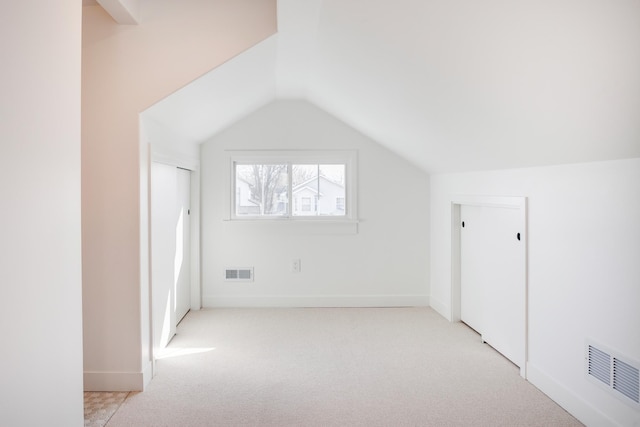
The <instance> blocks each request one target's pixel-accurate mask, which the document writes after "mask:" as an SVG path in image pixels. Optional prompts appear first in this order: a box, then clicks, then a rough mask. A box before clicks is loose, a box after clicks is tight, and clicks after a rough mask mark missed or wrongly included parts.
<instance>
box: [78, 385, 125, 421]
mask: <svg viewBox="0 0 640 427" xmlns="http://www.w3.org/2000/svg"><path fill="white" fill-rule="evenodd" d="M128 395H129V392H127V391H124V392H115V391H109V392H96V391H85V392H84V427H104V426H105V425H106V424H107V422H108V421H109V419H110V418H111V417H112V416H113V414H115V412H116V411H117V410H118V408H119V407H120V405H122V402H124V400H125V399H126V398H127V396H128Z"/></svg>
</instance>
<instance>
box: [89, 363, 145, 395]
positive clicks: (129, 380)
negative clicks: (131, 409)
mask: <svg viewBox="0 0 640 427" xmlns="http://www.w3.org/2000/svg"><path fill="white" fill-rule="evenodd" d="M149 381H151V366H150V365H149V366H148V367H146V368H145V370H144V371H142V372H85V373H84V391H143V390H144V388H145V386H146V385H147V384H149Z"/></svg>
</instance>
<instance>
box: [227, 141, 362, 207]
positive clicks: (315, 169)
mask: <svg viewBox="0 0 640 427" xmlns="http://www.w3.org/2000/svg"><path fill="white" fill-rule="evenodd" d="M231 166H232V178H233V179H232V192H231V194H233V200H232V206H233V208H232V211H231V217H232V219H243V218H246V219H250V218H264V219H267V218H289V219H295V218H301V219H322V218H325V219H327V218H329V219H330V218H333V219H340V218H342V219H356V216H355V207H356V204H355V191H354V190H355V177H356V170H355V169H356V164H355V152H353V151H322V152H318V151H313V152H306V151H305V152H272V151H269V152H242V153H238V154H235V155H232V156H231Z"/></svg>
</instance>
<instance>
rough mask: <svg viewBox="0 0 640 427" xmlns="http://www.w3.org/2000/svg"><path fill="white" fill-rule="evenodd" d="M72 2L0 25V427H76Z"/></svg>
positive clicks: (76, 143)
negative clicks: (39, 426)
mask: <svg viewBox="0 0 640 427" xmlns="http://www.w3.org/2000/svg"><path fill="white" fill-rule="evenodd" d="M80 26H81V4H80V2H77V1H75V0H62V1H58V2H51V1H48V0H36V1H30V2H9V3H6V4H3V5H2V14H0V61H1V62H2V67H0V93H2V96H0V141H2V142H0V194H1V195H2V197H1V198H0V235H1V236H2V237H1V238H0V288H1V291H0V325H2V342H1V344H0V347H1V350H0V384H1V386H0V425H2V426H14V427H20V426H37V425H56V426H69V427H74V426H77V427H80V426H82V425H83V412H82V305H81V303H82V301H81V249H80V37H81V27H80Z"/></svg>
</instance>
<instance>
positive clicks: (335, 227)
mask: <svg viewBox="0 0 640 427" xmlns="http://www.w3.org/2000/svg"><path fill="white" fill-rule="evenodd" d="M223 222H224V223H225V224H234V225H233V226H232V227H236V226H237V227H243V228H244V227H249V228H252V229H255V230H256V231H258V230H260V231H262V230H264V231H266V232H272V231H273V232H277V233H279V234H318V235H330V234H335V235H340V234H358V224H359V221H358V220H354V219H318V218H313V219H302V218H300V219H299V218H295V219H291V218H270V219H265V218H233V219H231V218H229V219H224V220H223Z"/></svg>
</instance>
